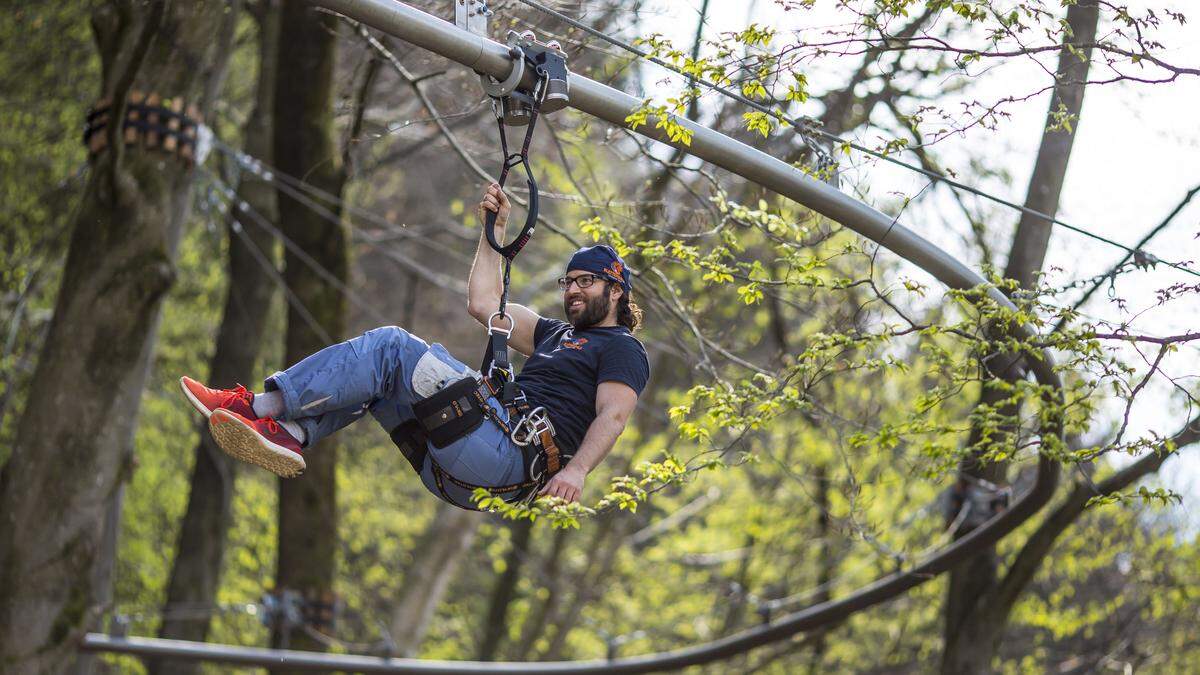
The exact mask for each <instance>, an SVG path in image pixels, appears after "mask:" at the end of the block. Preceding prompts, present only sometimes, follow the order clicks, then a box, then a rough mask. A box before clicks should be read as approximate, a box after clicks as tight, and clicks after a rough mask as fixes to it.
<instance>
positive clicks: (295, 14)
mask: <svg viewBox="0 0 1200 675" xmlns="http://www.w3.org/2000/svg"><path fill="white" fill-rule="evenodd" d="M337 28H338V22H337V19H336V18H335V17H333V16H330V15H329V14H325V13H320V12H317V11H315V10H314V9H313V8H312V7H311V6H309V5H308V4H307V3H302V2H296V1H291V2H285V3H284V4H283V10H282V19H281V22H280V33H279V48H278V52H277V54H278V56H277V58H278V69H277V77H276V83H275V84H276V86H275V106H274V110H275V127H274V155H275V161H276V164H277V166H278V167H279V169H280V171H282V172H283V173H286V174H290V175H292V176H300V177H303V178H304V180H305V181H307V182H308V183H310V184H312V185H314V186H316V187H318V188H320V189H322V190H325V191H326V192H328V193H330V194H333V195H335V196H338V197H340V196H341V194H342V187H343V185H344V184H345V180H346V176H345V172H344V171H343V167H342V162H341V153H340V152H339V150H338V148H337V144H336V142H335V140H334V127H333V107H334V60H335V55H336V47H337ZM278 200H279V202H278V204H279V219H280V222H281V224H282V228H281V229H282V230H283V233H284V234H285V235H286V236H287V237H288V238H289V239H291V240H292V241H294V242H295V244H296V245H297V246H298V247H299V248H300V249H302V250H303V251H305V252H307V254H308V255H309V256H311V257H312V258H313V259H315V261H316V262H317V264H319V265H321V266H322V267H324V268H325V269H326V270H328V271H329V272H330V273H331V274H333V275H334V276H335V277H336V278H338V279H340V280H343V281H345V280H346V278H347V273H348V268H349V251H348V247H347V238H346V232H345V230H344V228H343V227H342V225H341V224H340V223H337V222H329V221H328V220H326V219H324V218H322V216H321V215H320V214H318V213H316V212H314V211H312V210H311V209H309V208H307V207H305V206H304V205H303V204H301V203H300V202H298V201H295V200H293V199H292V198H290V197H288V196H287V195H286V194H283V193H282V192H281V193H279V195H278ZM337 212H338V214H339V215H340V208H337ZM285 262H286V268H285V272H284V279H285V280H286V282H287V285H288V288H289V289H290V290H291V291H292V292H293V293H294V294H295V297H296V299H297V300H298V301H299V303H300V304H302V305H303V306H304V307H306V308H307V310H308V312H309V313H310V314H311V315H312V317H313V318H315V319H316V322H317V323H318V324H319V326H320V328H321V330H323V331H324V333H326V334H327V337H328V338H329V339H331V340H338V339H340V338H341V336H342V335H343V333H344V332H345V300H344V298H343V296H342V295H341V294H340V292H339V291H338V289H337V288H335V287H334V286H333V285H332V284H329V283H327V282H326V281H325V280H324V279H322V278H321V276H319V275H318V274H316V273H314V272H313V270H311V269H309V268H308V266H307V265H306V264H305V262H304V261H303V260H301V259H300V258H299V257H297V256H296V255H294V254H293V253H291V251H289V252H288V254H287V256H286V258H285ZM318 332H319V331H316V330H315V328H314V327H311V326H309V325H308V324H307V323H306V322H305V319H304V317H303V316H302V315H301V314H300V313H298V312H297V310H296V308H295V307H290V308H289V311H288V325H287V338H286V347H285V360H286V361H287V363H296V362H297V361H300V360H301V359H303V358H305V357H306V356H308V355H309V354H312V353H313V352H315V351H318V350H319V349H321V348H323V347H325V346H327V344H326V339H325V338H326V336H322V335H318ZM304 455H305V462H306V463H307V465H308V468H307V470H306V471H305V473H304V475H303V476H301V477H299V478H291V479H286V480H281V481H280V482H279V516H278V518H279V557H278V564H277V568H276V582H275V583H276V591H279V592H283V591H288V590H290V591H295V592H297V593H299V594H300V596H301V597H303V598H304V599H306V600H308V601H315V602H330V601H332V599H333V582H334V570H335V556H336V553H337V549H338V546H337V541H338V532H337V494H336V491H335V481H334V468H335V466H336V463H337V441H336V439H334V438H328V439H325V440H323V441H320V442H318V443H317V444H315V445H312V446H309V447H308V448H306V449H305V452H304ZM271 644H272V646H274V647H282V646H285V645H286V646H288V647H290V648H293V649H308V650H316V651H322V650H324V645H323V644H322V643H321V642H319V641H318V640H315V639H313V638H312V637H310V636H309V635H308V634H307V632H304V631H295V632H292V631H287V630H284V629H277V630H274V631H273V632H272V637H271Z"/></svg>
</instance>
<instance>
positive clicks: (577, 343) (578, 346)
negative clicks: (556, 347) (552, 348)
mask: <svg viewBox="0 0 1200 675" xmlns="http://www.w3.org/2000/svg"><path fill="white" fill-rule="evenodd" d="M587 341H588V339H587V338H582V337H581V338H576V339H574V340H563V341H562V346H564V347H566V348H567V349H575V350H580V351H582V350H583V346H584V345H585V344H587Z"/></svg>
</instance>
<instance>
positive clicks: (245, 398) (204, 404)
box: [179, 375, 258, 420]
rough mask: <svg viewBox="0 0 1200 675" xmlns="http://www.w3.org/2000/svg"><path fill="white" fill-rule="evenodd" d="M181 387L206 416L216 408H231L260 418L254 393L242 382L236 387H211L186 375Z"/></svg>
mask: <svg viewBox="0 0 1200 675" xmlns="http://www.w3.org/2000/svg"><path fill="white" fill-rule="evenodd" d="M179 388H180V389H182V390H183V395H184V396H186V397H187V398H188V401H190V402H191V403H192V405H193V406H195V407H196V410H199V411H200V412H201V413H203V414H204V416H205V417H209V416H211V415H212V414H213V411H215V410H231V411H233V412H235V413H237V414H239V415H241V416H242V417H245V418H246V419H248V420H256V419H258V415H255V414H254V394H252V393H250V391H248V390H247V389H246V388H245V387H243V386H242V385H240V384H239V385H238V386H237V388H236V389H209V388H208V387H206V386H204V385H203V384H200V383H199V382H197V381H195V380H193V379H192V378H190V377H188V376H187V375H184V376H183V377H181V378H179Z"/></svg>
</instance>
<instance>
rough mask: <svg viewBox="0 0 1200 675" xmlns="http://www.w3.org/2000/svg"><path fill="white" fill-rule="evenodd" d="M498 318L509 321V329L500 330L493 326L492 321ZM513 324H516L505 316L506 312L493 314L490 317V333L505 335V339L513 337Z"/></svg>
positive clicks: (509, 317)
mask: <svg viewBox="0 0 1200 675" xmlns="http://www.w3.org/2000/svg"><path fill="white" fill-rule="evenodd" d="M496 317H500V318H501V319H508V326H509V327H508V328H498V327H496V326H494V325H492V321H494V320H495V319H496ZM513 324H514V321H513V319H512V317H511V316H509V315H507V314H505V313H504V312H492V315H491V316H489V317H488V333H504V337H511V336H512V332H513V329H512V326H513Z"/></svg>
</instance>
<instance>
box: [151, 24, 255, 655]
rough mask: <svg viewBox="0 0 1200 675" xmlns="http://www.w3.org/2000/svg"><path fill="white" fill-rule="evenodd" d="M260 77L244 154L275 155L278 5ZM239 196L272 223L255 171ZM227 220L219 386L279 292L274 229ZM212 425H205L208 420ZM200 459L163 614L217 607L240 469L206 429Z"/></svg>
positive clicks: (229, 382)
mask: <svg viewBox="0 0 1200 675" xmlns="http://www.w3.org/2000/svg"><path fill="white" fill-rule="evenodd" d="M259 21H260V31H259V50H258V52H259V75H258V89H257V94H256V96H257V99H256V101H255V106H254V110H253V111H252V112H251V114H250V118H249V119H248V120H247V121H246V126H245V129H244V138H245V141H244V146H245V149H246V152H247V153H249V154H251V155H253V156H255V157H260V158H264V159H266V160H267V161H268V162H269V161H270V158H271V143H272V137H271V115H272V113H273V110H272V98H273V96H274V87H275V84H274V82H275V50H276V48H277V42H278V39H279V37H278V34H279V10H278V7H275V6H273V4H272V3H269V2H268V3H263V7H262V15H261V16H260V17H259ZM238 199H240V200H243V201H245V202H246V203H247V204H248V205H249V207H250V209H251V210H253V211H254V212H257V213H259V214H262V215H263V216H265V217H267V218H268V219H270V220H272V221H274V220H275V219H276V218H275V216H276V214H275V191H274V189H273V188H272V187H271V185H270V184H269V183H267V182H264V181H262V180H260V179H258V178H257V177H255V176H254V175H252V174H249V173H247V174H245V175H244V176H243V177H242V181H241V183H240V184H239V185H238ZM231 213H232V214H233V215H232V216H231V220H230V222H229V224H228V226H227V228H226V229H227V232H228V236H229V261H228V270H229V290H228V292H227V294H226V297H225V309H224V314H223V315H222V319H221V327H220V329H219V331H218V333H217V346H216V351H215V352H214V353H213V356H212V361H211V364H210V368H209V375H208V381H209V383H210V384H211V385H213V386H217V387H232V386H233V385H234V384H236V383H242V382H249V381H250V377H251V376H252V375H253V370H254V362H255V359H256V358H257V357H258V351H259V345H260V344H261V343H262V339H263V332H264V329H265V327H266V318H267V312H266V307H267V305H268V304H269V303H270V301H271V296H272V295H273V293H274V288H275V285H274V282H273V280H272V279H271V276H270V273H269V272H268V271H267V270H265V269H264V268H263V266H262V265H261V264H260V263H259V261H258V259H257V257H256V251H254V250H252V248H251V247H253V248H255V249H257V251H261V252H263V253H266V254H267V256H268V257H271V258H273V257H274V256H272V255H271V251H272V248H273V247H274V240H273V238H272V236H271V234H270V233H269V232H266V231H265V230H264V229H263V228H262V227H260V226H258V225H256V224H254V222H253V221H252V220H251V218H250V217H248V216H246V215H244V214H243V213H242V212H240V211H238V210H232V211H231ZM205 426H207V425H205ZM195 454H196V463H195V466H194V467H193V469H192V481H191V492H190V493H189V496H188V505H187V511H186V513H185V514H184V517H183V526H182V528H181V530H180V532H179V544H178V546H177V548H176V552H175V562H174V565H173V566H172V568H171V576H170V581H169V582H168V584H167V598H166V601H165V603H164V606H163V615H164V616H166V617H170V616H171V614H170V612H169V609H170V608H171V607H173V606H181V605H188V606H193V607H211V606H213V604H214V602H215V600H216V595H217V586H218V584H219V582H220V574H221V564H222V560H223V559H224V553H225V540H226V534H227V532H228V529H229V525H230V522H231V510H230V506H231V503H232V500H233V490H234V479H235V477H236V475H237V471H236V469H237V467H236V466H235V462H234V461H233V459H232V458H230V457H229V456H228V455H226V454H225V453H224V452H222V451H221V450H220V448H218V447H217V446H216V444H215V443H214V442H213V440H212V436H211V435H210V434H208V433H207V429H202V430H201V433H200V442H199V443H198V444H197V445H196V450H195ZM211 618H212V616H211V615H208V616H206V617H205V618H203V619H195V618H191V617H187V618H184V619H171V618H167V619H164V621H163V623H162V626H161V627H160V628H159V632H158V634H159V637H164V638H173V639H176V640H195V641H199V642H203V641H204V640H206V639H207V637H208V629H209V625H210V623H211ZM147 667H148V669H149V670H150V672H152V673H159V672H161V673H167V672H169V673H188V672H195V671H196V669H197V665H196V664H195V662H190V661H188V662H185V661H150V662H149V663H148V664H147Z"/></svg>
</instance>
